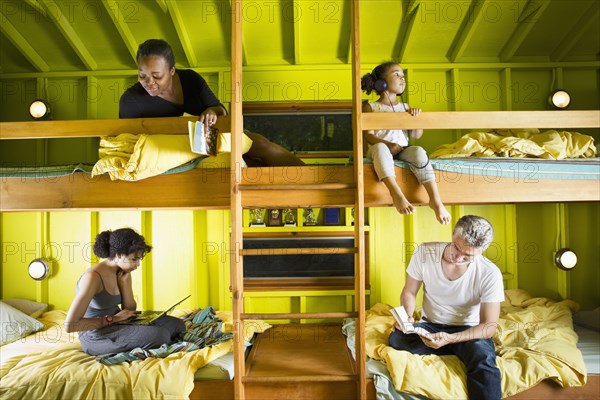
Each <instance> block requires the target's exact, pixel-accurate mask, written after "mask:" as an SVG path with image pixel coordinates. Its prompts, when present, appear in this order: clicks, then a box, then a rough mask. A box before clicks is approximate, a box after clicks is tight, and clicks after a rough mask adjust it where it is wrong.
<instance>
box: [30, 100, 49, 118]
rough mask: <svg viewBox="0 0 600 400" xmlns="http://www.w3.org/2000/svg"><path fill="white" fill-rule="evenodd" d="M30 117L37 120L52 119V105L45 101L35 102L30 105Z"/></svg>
mask: <svg viewBox="0 0 600 400" xmlns="http://www.w3.org/2000/svg"><path fill="white" fill-rule="evenodd" d="M29 115H31V118H33V119H37V120H39V119H48V118H50V104H48V103H47V102H46V101H44V100H40V99H38V100H34V101H33V102H32V103H31V104H30V105H29Z"/></svg>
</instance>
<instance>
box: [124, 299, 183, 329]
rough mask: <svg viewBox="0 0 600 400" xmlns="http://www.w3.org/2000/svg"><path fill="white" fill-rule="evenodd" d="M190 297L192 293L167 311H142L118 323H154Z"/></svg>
mask: <svg viewBox="0 0 600 400" xmlns="http://www.w3.org/2000/svg"><path fill="white" fill-rule="evenodd" d="M190 297H191V295H187V296H186V297H184V298H183V299H181V300H179V301H178V302H177V303H175V304H173V305H172V306H171V307H169V308H168V309H167V310H165V311H142V312H141V313H140V314H139V315H136V316H135V317H134V318H130V319H128V320H125V321H120V322H117V323H118V324H132V325H150V324H151V323H153V322H154V321H156V320H157V319H159V318H160V317H162V316H163V315H167V313H170V312H171V311H173V310H174V309H175V307H177V306H178V305H179V304H181V303H183V302H184V301H186V300H187V299H188V298H190Z"/></svg>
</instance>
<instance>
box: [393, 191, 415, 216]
mask: <svg viewBox="0 0 600 400" xmlns="http://www.w3.org/2000/svg"><path fill="white" fill-rule="evenodd" d="M392 200H393V201H394V207H396V210H398V212H399V213H400V214H412V213H414V212H415V207H414V206H413V205H412V204H410V202H409V201H408V200H406V197H404V196H403V195H400V196H398V195H392Z"/></svg>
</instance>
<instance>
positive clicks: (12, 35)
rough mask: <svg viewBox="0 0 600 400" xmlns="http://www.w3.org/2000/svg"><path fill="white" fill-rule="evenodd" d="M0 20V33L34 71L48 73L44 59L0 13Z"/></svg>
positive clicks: (48, 69)
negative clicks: (0, 20) (0, 21)
mask: <svg viewBox="0 0 600 400" xmlns="http://www.w3.org/2000/svg"><path fill="white" fill-rule="evenodd" d="M0 18H1V19H2V23H1V24H0V32H2V33H3V34H4V35H5V36H6V37H7V38H8V40H10V42H11V43H12V44H13V45H14V46H15V47H16V48H17V50H19V52H20V53H21V54H22V55H23V57H25V58H26V59H27V60H28V61H29V62H30V63H31V65H33V67H34V68H35V69H37V70H38V71H40V72H49V71H50V67H49V66H48V64H47V63H46V62H45V61H44V59H43V58H42V57H41V56H40V55H39V54H38V52H37V51H35V50H34V49H33V47H32V46H31V45H30V44H29V42H28V41H27V39H25V38H24V37H23V35H21V34H20V33H19V31H18V30H17V28H15V26H14V25H13V24H11V23H10V21H9V20H8V19H7V18H6V16H5V15H4V14H3V13H2V12H0Z"/></svg>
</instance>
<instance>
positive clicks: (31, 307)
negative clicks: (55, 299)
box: [2, 299, 48, 318]
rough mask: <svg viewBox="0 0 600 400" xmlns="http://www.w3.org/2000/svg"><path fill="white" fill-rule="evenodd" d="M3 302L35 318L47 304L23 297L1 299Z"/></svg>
mask: <svg viewBox="0 0 600 400" xmlns="http://www.w3.org/2000/svg"><path fill="white" fill-rule="evenodd" d="M2 301H3V302H4V303H6V304H8V305H9V306H11V307H14V308H16V309H17V310H19V311H21V312H22V313H24V314H27V315H29V316H30V317H31V318H37V317H39V316H40V315H42V313H43V312H44V311H46V310H47V309H48V304H45V303H38V302H37V301H32V300H25V299H3V300H2Z"/></svg>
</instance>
